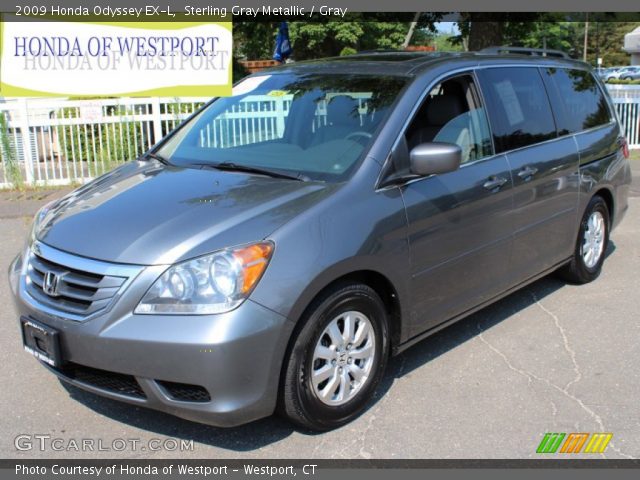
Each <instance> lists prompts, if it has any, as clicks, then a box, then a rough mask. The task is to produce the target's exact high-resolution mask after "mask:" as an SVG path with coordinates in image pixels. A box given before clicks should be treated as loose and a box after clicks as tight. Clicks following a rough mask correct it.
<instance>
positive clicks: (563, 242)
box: [479, 66, 579, 284]
mask: <svg viewBox="0 0 640 480" xmlns="http://www.w3.org/2000/svg"><path fill="white" fill-rule="evenodd" d="M479 76H480V84H481V86H482V89H483V92H484V94H485V95H486V96H487V98H489V99H490V100H489V104H490V105H491V108H489V121H490V123H491V126H492V129H493V133H494V142H495V144H496V149H497V150H498V151H499V152H502V153H505V154H506V156H507V160H508V162H509V165H510V166H511V170H512V174H513V201H514V214H515V217H514V222H515V230H514V243H513V250H512V259H511V277H512V280H511V282H512V283H513V284H518V283H521V282H523V281H525V280H527V279H529V278H531V277H533V276H535V275H537V274H539V273H541V272H543V271H545V270H546V269H549V268H551V267H553V266H555V265H557V264H558V263H559V262H561V261H563V260H565V259H566V258H568V256H569V255H570V252H571V251H572V250H573V245H574V242H575V235H574V231H575V225H576V222H577V220H576V213H577V206H578V183H579V182H578V151H577V147H576V144H575V141H574V140H573V138H572V137H571V136H567V135H564V136H559V135H558V131H557V130H558V129H557V127H556V121H555V117H554V115H553V113H552V109H551V104H550V101H549V97H548V94H547V89H546V87H545V82H544V80H543V78H542V75H541V72H540V70H539V69H538V68H537V67H535V66H532V67H516V68H514V67H511V68H504V67H502V68H488V69H484V70H483V71H482V72H480V73H479ZM557 101H558V102H559V101H561V99H557Z"/></svg>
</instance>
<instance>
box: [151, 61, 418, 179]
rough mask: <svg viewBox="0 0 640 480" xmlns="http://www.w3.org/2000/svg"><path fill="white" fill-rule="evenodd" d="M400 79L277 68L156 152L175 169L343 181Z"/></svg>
mask: <svg viewBox="0 0 640 480" xmlns="http://www.w3.org/2000/svg"><path fill="white" fill-rule="evenodd" d="M404 84H405V79H404V78H401V77H393V76H373V75H343V74H331V75H327V74H293V73H279V74H273V75H260V76H254V77H248V78H247V79H245V80H244V81H242V82H240V83H239V84H238V85H236V86H235V87H234V95H233V96H231V97H223V98H220V99H218V100H216V101H215V102H213V103H212V104H211V105H209V106H208V107H207V108H206V109H204V110H203V111H202V112H200V113H199V114H198V115H197V116H196V117H194V118H193V119H191V121H190V122H189V123H188V124H187V125H185V126H184V127H183V128H182V129H180V130H179V131H178V132H177V133H176V134H175V135H174V136H173V137H171V138H170V139H169V140H168V141H167V142H166V143H165V144H164V145H163V146H162V147H161V148H160V149H159V150H158V152H157V153H158V154H160V155H162V156H164V157H165V158H167V159H168V160H169V161H170V162H171V163H172V164H175V165H178V166H185V167H189V166H200V165H202V164H205V165H206V164H210V165H212V166H214V165H215V164H218V163H232V164H235V165H241V166H246V167H258V168H262V169H271V170H278V171H282V172H288V173H294V174H302V175H304V176H306V177H309V178H311V179H314V180H322V181H341V180H344V179H346V178H347V177H348V175H349V174H350V173H351V172H352V171H353V169H354V167H355V165H356V164H357V163H358V160H359V159H360V158H361V156H362V154H363V152H364V151H365V150H366V148H367V147H368V145H369V144H370V142H371V141H372V139H373V136H374V135H375V133H376V131H377V129H378V127H379V126H380V125H381V123H382V122H383V120H384V119H385V118H386V116H387V114H388V113H389V111H390V109H391V106H392V104H393V102H394V101H395V99H396V97H397V96H398V95H399V93H400V91H401V89H402V87H403V86H404Z"/></svg>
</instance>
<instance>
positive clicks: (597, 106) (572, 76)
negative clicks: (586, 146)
mask: <svg viewBox="0 0 640 480" xmlns="http://www.w3.org/2000/svg"><path fill="white" fill-rule="evenodd" d="M543 72H544V75H547V77H548V78H549V79H550V80H551V82H552V85H553V86H555V88H556V89H557V93H558V100H559V102H558V103H559V105H558V107H559V108H558V109H559V110H560V113H559V115H558V130H559V132H560V134H562V135H566V134H568V133H576V132H580V131H582V130H586V129H588V128H593V127H598V126H600V125H605V124H607V123H609V122H610V121H611V113H610V112H609V106H608V105H607V100H606V98H605V96H604V94H603V93H602V90H601V89H600V87H599V86H598V84H597V83H596V81H595V79H594V78H593V75H591V73H590V72H587V71H586V70H569V69H565V68H547V69H545V70H543Z"/></svg>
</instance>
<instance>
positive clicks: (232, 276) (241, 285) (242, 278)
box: [134, 242, 273, 315]
mask: <svg viewBox="0 0 640 480" xmlns="http://www.w3.org/2000/svg"><path fill="white" fill-rule="evenodd" d="M272 253H273V244H272V243H270V242H262V243H256V244H253V245H249V246H246V247H239V248H231V249H225V250H220V251H218V252H215V253H212V254H209V255H205V256H202V257H198V258H195V259H193V260H188V261H186V262H182V263H179V264H177V265H174V266H172V267H170V268H169V269H168V270H166V271H165V272H164V273H163V274H162V275H161V276H160V278H158V280H156V281H155V283H154V284H153V285H152V286H151V288H150V289H149V291H148V292H147V293H146V294H145V296H144V297H143V298H142V300H141V301H140V303H139V304H138V306H137V307H136V309H135V312H134V313H137V314H174V315H175V314H177V315H203V314H213V313H223V312H228V311H229V310H233V309H234V308H236V307H237V306H238V305H240V304H241V303H242V302H243V301H244V300H245V299H246V298H247V297H248V296H249V294H250V293H251V291H252V290H253V287H255V285H256V284H257V283H258V280H260V277H261V276H262V274H263V273H264V271H265V269H266V268H267V264H268V263H269V260H270V258H271V254H272Z"/></svg>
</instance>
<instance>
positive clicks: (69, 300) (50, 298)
mask: <svg viewBox="0 0 640 480" xmlns="http://www.w3.org/2000/svg"><path fill="white" fill-rule="evenodd" d="M47 272H51V273H53V274H55V275H56V277H57V286H56V290H55V292H54V294H47V293H45V290H44V288H43V284H44V282H45V275H46V274H47ZM126 280H127V279H126V278H125V277H116V276H107V275H100V274H97V273H91V272H85V271H81V270H77V269H74V268H72V267H70V266H67V265H61V264H59V263H55V262H52V261H51V260H47V259H46V258H44V257H43V256H41V255H37V254H36V253H33V252H32V253H31V254H30V256H29V267H28V269H27V278H26V288H27V293H29V295H31V297H33V298H34V299H35V300H36V301H38V302H39V303H41V304H42V305H44V306H47V307H50V308H53V309H55V310H58V311H61V312H65V313H70V314H73V315H78V316H81V317H86V316H89V315H92V314H94V313H96V312H99V311H100V310H103V309H105V308H106V307H107V306H108V305H109V304H110V303H111V300H113V297H114V296H115V295H116V293H117V292H118V290H119V289H120V287H122V285H123V284H124V282H125V281H126Z"/></svg>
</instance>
